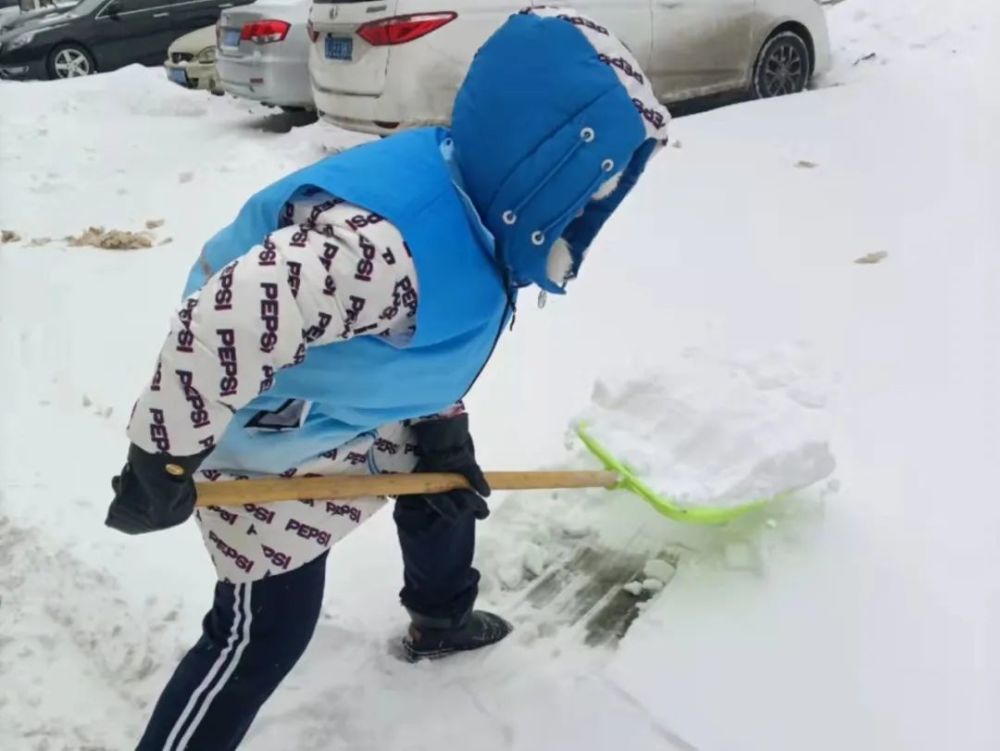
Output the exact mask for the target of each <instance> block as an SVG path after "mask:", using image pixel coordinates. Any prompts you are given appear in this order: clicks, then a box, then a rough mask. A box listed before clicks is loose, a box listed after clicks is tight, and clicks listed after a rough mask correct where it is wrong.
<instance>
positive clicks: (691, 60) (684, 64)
mask: <svg viewBox="0 0 1000 751" xmlns="http://www.w3.org/2000/svg"><path fill="white" fill-rule="evenodd" d="M527 4H528V3H527V2H525V0H519V1H515V2H504V0H450V2H448V3H439V2H435V1H434V0H313V6H312V9H311V11H310V15H309V37H310V41H311V44H310V50H309V74H310V79H311V82H312V90H313V99H314V100H315V102H316V106H317V109H318V110H319V113H320V114H321V115H322V116H323V117H324V118H325V119H327V120H329V121H331V122H333V123H336V124H337V125H341V126H343V127H347V128H352V129H355V130H362V131H366V132H369V133H392V132H394V131H396V130H398V129H400V128H405V127H412V126H416V125H429V124H446V123H447V122H448V121H449V119H450V117H451V108H452V104H453V102H454V99H455V92H456V91H457V90H458V87H459V85H460V84H461V82H462V80H463V78H464V77H465V72H466V70H467V69H468V66H469V63H470V62H471V61H472V56H473V55H474V54H475V52H476V50H477V49H479V47H480V46H481V45H482V43H483V42H485V41H486V39H487V38H488V37H489V36H490V34H492V33H493V31H494V30H496V29H497V28H498V27H499V26H500V25H501V24H502V23H503V22H504V21H505V20H506V19H507V18H508V17H509V16H510V15H511V14H512V13H516V12H517V11H518V10H520V9H521V8H523V7H524V6H525V5H527ZM536 4H538V5H544V4H552V3H543V2H538V3H536ZM573 7H574V8H575V9H576V10H577V11H579V12H580V13H583V14H586V15H588V16H590V17H592V18H594V19H596V20H598V21H600V22H601V23H603V24H605V25H607V26H609V27H610V28H611V30H612V31H613V32H614V33H615V35H616V36H618V37H619V38H620V39H621V40H622V41H623V42H624V43H625V44H626V45H627V46H628V47H629V49H631V50H632V53H633V54H634V55H635V56H636V57H637V58H638V59H639V62H640V64H641V65H642V67H643V69H644V70H645V71H646V73H647V74H648V75H649V77H650V78H651V79H652V84H653V89H654V91H656V94H657V96H659V97H660V99H662V100H663V101H665V102H671V101H677V100H680V99H688V98H691V97H695V96H702V95H708V94H714V93H718V92H722V91H727V90H739V89H746V90H750V91H751V92H752V93H753V94H754V95H756V96H762V97H763V96H775V95H778V94H788V93H793V92H796V91H801V90H802V89H803V88H805V87H806V85H807V84H808V83H809V80H810V78H811V76H812V75H813V74H815V73H819V72H823V71H825V70H826V69H827V67H828V66H829V60H830V49H829V39H828V36H827V29H826V19H825V17H824V15H823V9H822V7H821V6H820V4H819V0H683V1H681V2H677V1H676V0H577V2H574V3H573Z"/></svg>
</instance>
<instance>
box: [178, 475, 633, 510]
mask: <svg viewBox="0 0 1000 751" xmlns="http://www.w3.org/2000/svg"><path fill="white" fill-rule="evenodd" d="M486 481H487V482H488V483H489V484H490V487H491V488H493V490H556V489H559V488H612V487H614V486H615V485H617V484H618V474H617V473H616V472H487V473H486ZM197 487H198V505H199V506H239V505H241V504H244V503H270V502H272V501H289V500H297V499H300V498H301V499H305V498H321V499H326V498H329V499H331V500H332V499H340V500H346V499H349V498H364V497H368V496H383V495H391V496H397V495H408V494H411V493H444V492H446V491H448V490H457V489H458V488H467V487H469V483H468V482H466V480H465V478H464V477H462V476H461V475H452V474H431V473H428V474H404V475H331V476H328V477H293V478H290V479H285V478H262V479H256V480H230V481H225V482H213V483H208V482H200V483H198V485H197Z"/></svg>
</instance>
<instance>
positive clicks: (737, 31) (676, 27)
mask: <svg viewBox="0 0 1000 751" xmlns="http://www.w3.org/2000/svg"><path fill="white" fill-rule="evenodd" d="M651 2H652V10H653V52H652V60H651V62H650V66H649V76H650V78H651V79H652V82H653V89H654V91H655V92H656V95H657V96H658V97H659V98H660V99H661V100H663V101H674V100H677V99H685V98H689V97H692V96H700V95H703V94H712V93H715V92H718V91H724V90H726V89H732V88H737V87H739V86H741V85H743V84H744V83H746V81H747V80H748V79H747V76H748V72H749V70H750V66H751V64H752V56H753V50H752V49H751V39H752V31H753V23H754V13H755V11H756V0H651Z"/></svg>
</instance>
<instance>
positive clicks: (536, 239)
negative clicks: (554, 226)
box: [531, 229, 545, 245]
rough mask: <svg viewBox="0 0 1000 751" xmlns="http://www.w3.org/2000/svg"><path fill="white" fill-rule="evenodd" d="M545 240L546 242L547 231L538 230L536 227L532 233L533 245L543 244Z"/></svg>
mask: <svg viewBox="0 0 1000 751" xmlns="http://www.w3.org/2000/svg"><path fill="white" fill-rule="evenodd" d="M543 242H545V233H544V232H542V231H541V230H537V229H536V230H535V231H534V232H532V233H531V244H532V245H541V244H542V243H543Z"/></svg>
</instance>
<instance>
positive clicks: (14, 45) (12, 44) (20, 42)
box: [5, 31, 38, 50]
mask: <svg viewBox="0 0 1000 751" xmlns="http://www.w3.org/2000/svg"><path fill="white" fill-rule="evenodd" d="M37 33H38V32H37V31H29V32H26V33H24V34H21V36H18V37H14V38H13V39H11V40H9V41H8V42H7V44H6V45H5V46H6V48H7V49H8V50H16V49H18V48H19V47H23V46H24V45H26V44H31V41H32V40H33V39H34V38H35V34H37Z"/></svg>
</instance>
